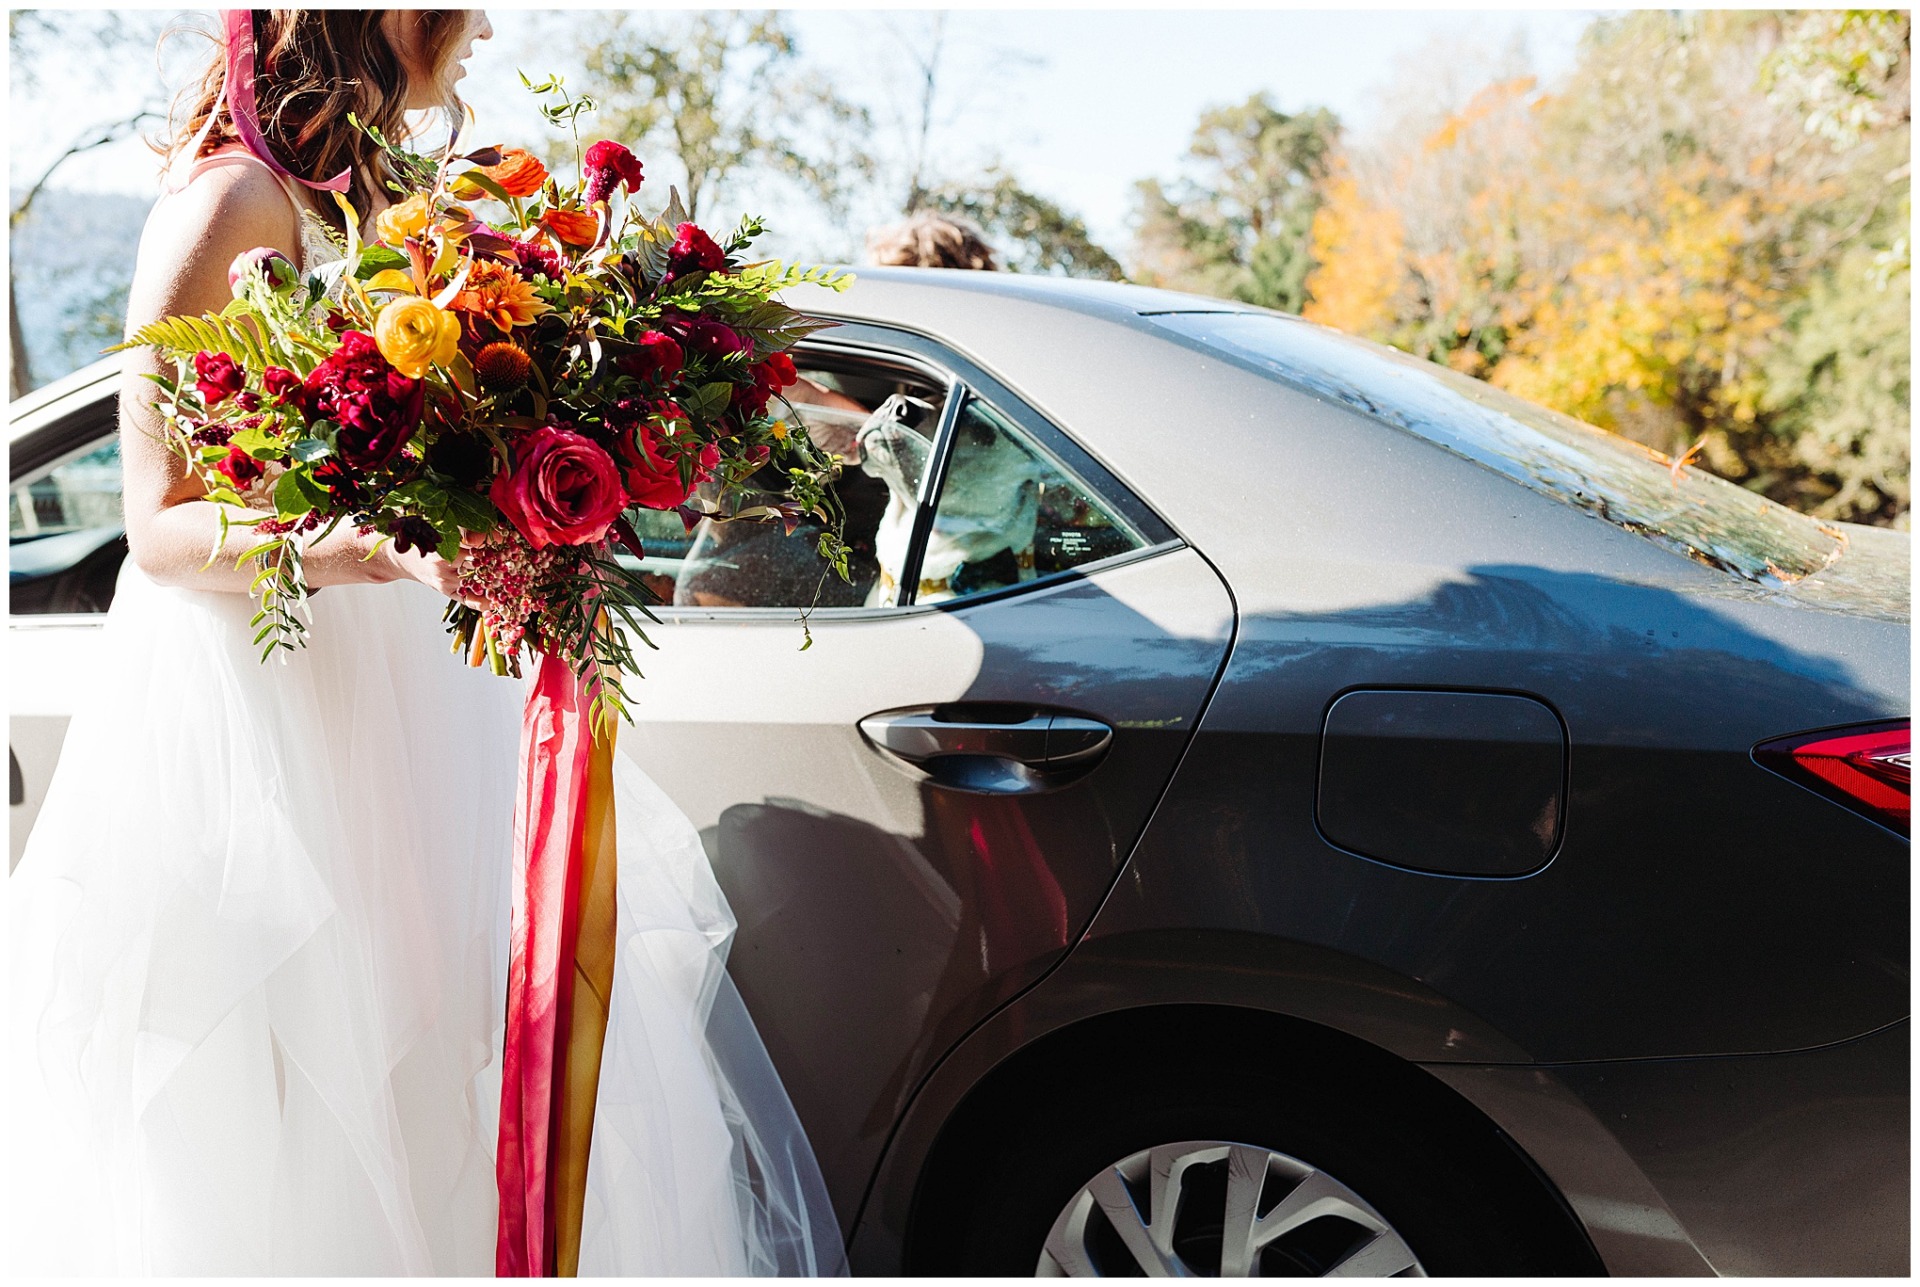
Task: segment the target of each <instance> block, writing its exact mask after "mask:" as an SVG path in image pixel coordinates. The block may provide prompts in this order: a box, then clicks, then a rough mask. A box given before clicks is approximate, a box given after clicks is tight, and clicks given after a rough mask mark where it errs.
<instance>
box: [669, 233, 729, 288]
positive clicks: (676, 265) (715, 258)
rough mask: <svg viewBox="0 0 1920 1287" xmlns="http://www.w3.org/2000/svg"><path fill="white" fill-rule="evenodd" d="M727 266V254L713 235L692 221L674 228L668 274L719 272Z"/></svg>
mask: <svg viewBox="0 0 1920 1287" xmlns="http://www.w3.org/2000/svg"><path fill="white" fill-rule="evenodd" d="M726 266H727V256H726V253H725V252H724V251H722V250H721V249H720V247H719V246H717V245H715V244H714V240H713V238H712V237H709V236H707V234H706V233H704V232H702V231H700V229H699V228H697V227H695V226H694V225H693V224H690V223H683V224H681V225H680V226H679V227H678V228H677V229H675V230H674V238H673V246H672V247H671V248H670V249H669V250H668V251H667V276H668V277H670V278H671V277H678V276H680V275H681V274H683V273H692V272H708V273H714V272H719V271H720V270H721V269H722V268H725V267H726Z"/></svg>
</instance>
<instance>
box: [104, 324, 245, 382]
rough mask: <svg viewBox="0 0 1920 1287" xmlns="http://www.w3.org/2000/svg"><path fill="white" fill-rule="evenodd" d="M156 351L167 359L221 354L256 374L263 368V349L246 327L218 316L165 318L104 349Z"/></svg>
mask: <svg viewBox="0 0 1920 1287" xmlns="http://www.w3.org/2000/svg"><path fill="white" fill-rule="evenodd" d="M138 348H157V349H159V350H160V351H161V352H162V353H164V354H165V355H166V356H168V357H183V356H185V357H191V356H192V355H193V354H195V353H202V352H205V353H225V354H226V355H227V356H229V357H231V358H233V359H234V360H235V361H236V362H244V363H247V364H249V365H251V366H253V367H254V368H255V369H256V370H257V369H259V368H261V367H263V366H265V365H266V364H267V361H268V358H267V350H266V346H265V345H264V344H262V343H261V341H260V337H259V336H258V335H256V334H255V333H254V332H253V330H252V329H251V328H249V327H247V326H243V325H239V324H237V323H236V322H234V321H232V320H229V319H228V318H227V317H226V316H225V315H224V314H221V313H207V314H205V315H203V316H201V317H168V318H162V319H161V320H160V321H157V322H149V323H147V324H146V325H145V326H143V327H141V328H140V329H139V330H137V331H135V332H134V333H133V334H132V335H130V336H129V337H127V339H126V340H124V341H122V342H121V343H119V344H116V345H114V346H113V347H112V348H110V349H108V350H107V352H109V353H118V352H120V351H121V350H122V349H138Z"/></svg>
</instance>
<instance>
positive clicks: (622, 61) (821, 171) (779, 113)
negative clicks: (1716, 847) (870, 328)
mask: <svg viewBox="0 0 1920 1287" xmlns="http://www.w3.org/2000/svg"><path fill="white" fill-rule="evenodd" d="M579 48H580V52H581V55H582V57H583V59H584V61H585V64H586V68H587V71H588V72H589V74H591V75H592V76H593V78H594V82H593V83H594V84H595V86H597V87H598V91H599V101H600V116H599V119H598V123H597V128H598V130H599V131H601V132H603V133H604V135H605V136H606V137H608V138H614V139H618V140H619V141H621V142H623V143H625V144H627V145H628V146H629V147H632V148H633V149H634V150H635V151H637V152H640V153H641V154H642V155H643V156H645V155H649V154H651V153H657V152H659V151H661V150H663V149H664V150H667V151H670V152H671V153H672V155H673V156H674V157H675V159H676V160H678V161H679V163H680V166H681V169H682V171H683V172H684V174H685V176H686V203H687V212H688V217H689V218H698V217H699V214H700V212H701V210H702V209H703V208H704V207H705V206H706V205H707V204H709V203H711V202H712V201H713V200H714V198H715V196H716V194H717V193H720V192H723V191H724V190H725V188H726V186H727V184H728V182H729V181H730V180H732V179H735V178H737V177H738V176H739V175H741V174H742V173H744V172H746V171H749V170H763V171H769V172H772V173H774V174H778V175H781V176H784V177H785V178H788V179H790V180H792V181H793V182H794V183H795V185H796V186H798V187H799V188H801V189H802V190H803V191H805V192H807V193H808V194H809V195H811V196H813V197H815V198H817V199H818V200H819V201H820V202H821V203H822V204H823V205H824V206H825V207H826V208H827V209H828V210H829V211H830V212H833V213H836V214H843V213H844V212H845V209H846V204H847V201H848V200H849V198H850V197H851V195H852V193H853V192H854V190H855V189H856V187H857V186H858V185H859V184H860V183H861V182H863V181H864V180H866V179H868V178H870V177H871V175H872V172H873V163H872V160H871V158H870V156H869V155H868V154H867V151H866V149H865V148H864V147H863V142H864V140H865V138H866V136H867V134H868V133H869V131H870V128H871V122H870V121H869V119H868V115H867V112H866V110H865V109H864V108H861V107H859V106H857V105H855V104H854V103H852V102H850V101H849V100H847V99H845V98H843V97H842V96H841V95H840V94H838V93H837V92H836V91H835V90H834V89H833V87H832V85H831V84H830V83H829V82H828V81H827V80H826V79H825V78H824V77H823V76H820V75H819V74H817V73H810V72H805V71H802V70H801V69H800V68H799V66H798V64H797V61H796V60H797V56H798V50H797V48H796V46H795V44H794V39H793V35H792V32H791V31H790V29H789V28H788V26H787V23H786V20H785V19H784V18H783V17H782V16H781V15H780V14H779V13H778V12H776V11H772V10H768V11H765V12H760V13H750V12H738V11H719V10H715V11H705V12H697V13H693V14H690V15H687V16H686V17H684V18H683V19H679V20H669V19H666V18H664V17H662V16H661V15H660V14H658V13H646V12H640V11H632V10H616V11H611V12H604V13H596V14H594V15H593V16H592V17H591V18H589V19H587V20H586V21H585V22H584V23H583V24H582V26H581V28H580V30H579Z"/></svg>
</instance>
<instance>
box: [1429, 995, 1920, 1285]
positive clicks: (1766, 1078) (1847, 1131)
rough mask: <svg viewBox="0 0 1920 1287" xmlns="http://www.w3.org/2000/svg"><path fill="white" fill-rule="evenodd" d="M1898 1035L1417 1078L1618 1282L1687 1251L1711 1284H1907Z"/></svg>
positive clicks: (1649, 1272) (1903, 1039)
mask: <svg viewBox="0 0 1920 1287" xmlns="http://www.w3.org/2000/svg"><path fill="white" fill-rule="evenodd" d="M1911 1039H1912V1032H1911V1028H1910V1025H1909V1024H1908V1023H1906V1022H1901V1023H1897V1024H1892V1025H1890V1026H1888V1027H1886V1028H1883V1029H1881V1030H1880V1031H1878V1032H1875V1033H1870V1034H1868V1035H1867V1036H1864V1037H1860V1038H1858V1039H1856V1040H1853V1041H1849V1042H1843V1043H1841V1044H1839V1045H1835V1046H1827V1047H1822V1048H1821V1049H1818V1050H1810V1051H1798V1052H1794V1053H1791V1054H1782V1055H1752V1056H1744V1057H1736V1058H1721V1059H1663V1060H1647V1061H1637V1060H1626V1061H1618V1062H1611V1061H1610V1062H1603V1063H1590V1064H1577V1065H1570V1066H1562V1067H1540V1068H1511V1067H1508V1068H1474V1067H1464V1066H1458V1065H1445V1066H1436V1067H1433V1068H1431V1069H1430V1070H1429V1071H1431V1072H1432V1073H1433V1074H1434V1075H1435V1076H1437V1077H1439V1078H1440V1079H1441V1080H1442V1081H1444V1082H1446V1083H1447V1084H1448V1085H1450V1086H1452V1087H1453V1088H1454V1089H1456V1090H1458V1091H1459V1092H1460V1093H1461V1094H1463V1095H1465V1096H1466V1097H1467V1098H1468V1099H1469V1100H1471V1101H1473V1102H1474V1103H1475V1104H1476V1105H1478V1106H1479V1107H1480V1108H1481V1109H1482V1110H1484V1111H1486V1112H1487V1113H1489V1114H1490V1115H1491V1116H1493V1117H1494V1118H1495V1119H1496V1120H1497V1121H1499V1122H1500V1123H1501V1124H1502V1126H1503V1127H1504V1128H1505V1129H1506V1130H1507V1131H1508V1132H1509V1133H1510V1134H1512V1135H1513V1136H1514V1137H1515V1138H1516V1139H1517V1140H1518V1142H1519V1143H1520V1144H1521V1146H1522V1147H1524V1148H1526V1149H1527V1150H1528V1152H1529V1153H1530V1154H1531V1155H1532V1157H1533V1158H1534V1160H1535V1161H1536V1162H1537V1163H1538V1164H1539V1165H1540V1167H1541V1168H1542V1169H1543V1170H1544V1171H1545V1172H1546V1173H1547V1175H1548V1176H1550V1177H1551V1178H1552V1179H1553V1180H1554V1181H1555V1182H1556V1184H1557V1185H1558V1186H1559V1188H1560V1190H1561V1192H1562V1193H1563V1194H1565V1195H1566V1197H1567V1200H1568V1201H1569V1202H1570V1203H1572V1205H1573V1207H1574V1210H1575V1211H1576V1212H1578V1213H1579V1215H1580V1217H1581V1219H1582V1221H1583V1222H1584V1223H1585V1224H1586V1226H1587V1229H1588V1231H1589V1233H1590V1234H1591V1235H1592V1237H1593V1239H1594V1243H1595V1245H1596V1247H1598V1249H1599V1250H1600V1252H1601V1254H1602V1256H1603V1257H1605V1259H1606V1261H1607V1266H1608V1268H1609V1270H1610V1271H1611V1272H1613V1273H1614V1274H1616V1275H1621V1276H1626V1275H1639V1276H1655V1275H1660V1276H1666V1275H1675V1274H1683V1273H1688V1272H1690V1270H1689V1268H1688V1267H1687V1266H1688V1263H1689V1260H1690V1258H1691V1257H1692V1256H1698V1257H1699V1259H1700V1261H1701V1262H1703V1263H1704V1265H1705V1266H1707V1267H1708V1269H1709V1270H1710V1271H1711V1272H1713V1273H1717V1274H1720V1275H1723V1276H1736V1275H1737V1276H1742V1277H1746V1276H1786V1275H1793V1276H1801V1275H1815V1276H1827V1275H1832V1276H1840V1277H1852V1276H1861V1277H1866V1276H1881V1275H1885V1276H1899V1277H1905V1276H1906V1274H1907V1272H1908V1268H1909V1263H1908V1260H1909V1254H1910V1245H1909V1236H1910V1210H1911V1206H1910V1202H1911V1180H1910V1177H1909V1172H1908V1147H1907V1141H1908V1138H1909V1112H1910V1110H1909V1101H1910V1096H1909V1091H1908V1064H1909V1059H1908V1050H1909V1043H1910V1041H1911ZM1628 1159H1631V1163H1630V1166H1623V1165H1622V1163H1623V1162H1625V1161H1627V1160H1628ZM1691 1272H1697V1271H1691Z"/></svg>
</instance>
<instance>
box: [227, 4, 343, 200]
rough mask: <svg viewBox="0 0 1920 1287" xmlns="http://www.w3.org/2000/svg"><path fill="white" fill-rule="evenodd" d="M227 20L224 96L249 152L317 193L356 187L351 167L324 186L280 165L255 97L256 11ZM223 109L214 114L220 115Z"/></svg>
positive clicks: (230, 13)
mask: <svg viewBox="0 0 1920 1287" xmlns="http://www.w3.org/2000/svg"><path fill="white" fill-rule="evenodd" d="M224 15H225V17H226V20H227V78H226V84H225V85H224V86H222V88H221V93H222V94H223V95H225V97H226V100H227V114H228V115H229V116H231V117H232V118H233V129H234V132H235V133H236V134H238V135H239V136H240V141H241V142H242V143H244V144H246V147H247V151H249V152H251V153H253V154H254V155H255V156H257V157H259V158H260V159H261V160H262V161H264V162H265V163H266V166H267V168H268V169H269V170H272V171H273V172H274V173H275V174H282V175H285V176H286V177H287V178H289V179H292V180H293V181H294V182H295V183H299V184H302V185H304V186H306V187H309V188H312V189H313V190H314V191H315V192H345V191H346V190H347V189H348V187H350V186H351V185H352V183H353V169H352V167H348V168H347V169H345V170H342V171H340V173H338V174H336V175H334V176H333V177H332V178H331V179H327V180H325V181H323V182H320V183H315V182H313V181H312V180H311V179H303V178H301V177H300V176H299V175H297V174H295V173H294V172H293V171H291V170H289V169H288V168H287V167H286V166H284V165H282V164H280V161H279V158H277V157H275V156H274V154H273V148H272V147H270V146H269V145H268V143H267V136H266V134H265V133H264V132H262V130H261V129H260V109H259V107H258V106H257V105H256V103H255V101H254V96H253V10H251V9H228V10H225V11H224ZM219 111H220V109H219V106H218V105H217V104H216V105H215V107H214V114H215V115H218V114H219Z"/></svg>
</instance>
